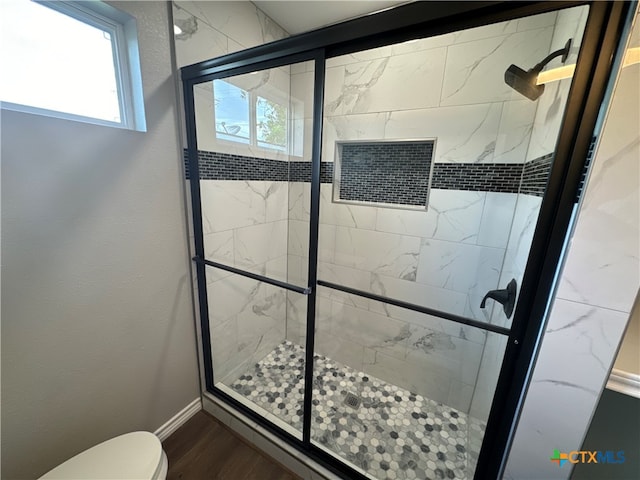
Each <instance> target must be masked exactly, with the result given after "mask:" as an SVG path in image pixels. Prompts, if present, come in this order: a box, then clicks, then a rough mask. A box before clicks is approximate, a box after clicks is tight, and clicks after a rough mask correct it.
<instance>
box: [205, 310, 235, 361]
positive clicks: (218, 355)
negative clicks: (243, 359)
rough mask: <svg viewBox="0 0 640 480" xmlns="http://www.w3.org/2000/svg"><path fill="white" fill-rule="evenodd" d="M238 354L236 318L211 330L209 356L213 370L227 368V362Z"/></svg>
mask: <svg viewBox="0 0 640 480" xmlns="http://www.w3.org/2000/svg"><path fill="white" fill-rule="evenodd" d="M237 353H238V325H237V322H236V317H235V316H234V317H231V318H230V319H229V320H227V321H226V322H224V323H223V324H221V325H218V326H217V327H214V328H212V329H211V354H212V356H213V368H214V371H216V372H218V368H225V366H226V367H227V368H228V367H229V365H228V363H229V360H231V359H232V358H233V357H234V355H235V354H237Z"/></svg>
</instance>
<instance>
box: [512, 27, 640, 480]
mask: <svg viewBox="0 0 640 480" xmlns="http://www.w3.org/2000/svg"><path fill="white" fill-rule="evenodd" d="M566 23H567V25H570V24H571V21H570V19H568V20H567V22H566ZM629 46H630V47H638V46H640V21H639V19H638V16H637V15H636V17H635V26H634V28H633V32H632V36H631V39H630V43H629ZM638 85H640V65H638V64H636V65H632V66H629V67H626V68H624V69H622V70H621V71H620V73H619V76H618V79H617V85H616V87H615V90H614V94H613V97H612V100H611V103H610V105H609V110H608V114H607V117H606V119H605V123H604V127H603V130H602V132H601V134H600V138H599V141H598V143H597V146H596V153H595V157H594V160H593V165H592V168H591V172H590V175H589V178H588V182H587V187H586V191H585V194H584V197H583V200H582V204H581V205H580V210H579V214H578V218H577V222H576V225H575V228H574V231H573V235H572V237H571V242H570V244H569V248H568V251H567V253H566V257H565V262H564V267H563V269H562V271H561V273H560V277H559V285H558V289H557V292H556V296H555V299H554V301H553V304H552V305H551V310H550V313H549V316H548V324H547V327H546V331H545V335H544V338H543V340H542V346H541V351H540V354H539V357H538V361H537V364H536V366H535V370H534V372H533V379H532V382H531V385H530V387H529V390H528V392H527V397H526V400H525V404H524V408H523V412H522V416H521V419H520V423H519V425H518V428H517V430H516V434H515V439H514V443H513V446H512V449H511V452H510V455H509V461H508V464H507V471H506V475H505V478H508V479H524V480H527V479H534V478H536V479H537V478H554V479H567V478H569V477H570V475H571V469H569V468H567V467H566V466H565V467H564V468H559V467H558V466H557V465H554V464H552V463H551V462H549V456H550V452H551V450H552V449H553V448H558V449H560V450H561V451H571V450H579V449H580V447H581V445H582V442H583V439H584V436H585V432H586V430H587V429H588V427H589V423H590V420H591V416H592V414H593V412H594V410H595V407H596V405H597V403H598V399H599V396H600V394H601V392H602V390H603V388H604V386H605V384H606V381H607V379H608V376H609V371H610V369H611V367H612V365H613V362H614V361H615V356H616V352H617V350H618V346H619V344H620V342H621V340H622V336H623V333H624V330H625V327H626V324H627V322H628V320H629V316H630V312H631V310H632V306H633V304H634V300H635V299H636V296H637V293H638V287H639V286H640V252H639V247H638V246H639V245H640V225H639V224H640V220H639V219H640V195H639V191H640V170H639V166H638V158H640V110H639V105H640V91H639V90H638ZM545 95H546V93H545Z"/></svg>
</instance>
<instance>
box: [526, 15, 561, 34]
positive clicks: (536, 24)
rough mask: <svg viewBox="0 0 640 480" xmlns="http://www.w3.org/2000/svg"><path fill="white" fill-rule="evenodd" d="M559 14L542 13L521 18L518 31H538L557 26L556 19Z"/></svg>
mask: <svg viewBox="0 0 640 480" xmlns="http://www.w3.org/2000/svg"><path fill="white" fill-rule="evenodd" d="M557 16H558V12H548V13H542V14H540V15H531V16H528V17H523V18H519V19H518V20H517V22H518V31H519V32H522V31H523V30H536V29H538V28H544V27H553V26H554V25H555V24H556V18H557Z"/></svg>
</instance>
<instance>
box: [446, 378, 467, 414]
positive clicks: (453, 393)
mask: <svg viewBox="0 0 640 480" xmlns="http://www.w3.org/2000/svg"><path fill="white" fill-rule="evenodd" d="M473 391H474V386H473V385H468V384H466V383H462V382H460V381H458V380H451V385H450V387H449V396H448V397H447V401H446V402H444V403H445V404H447V405H449V406H451V407H453V408H455V409H456V410H460V411H461V412H465V413H467V412H468V411H469V406H470V405H471V399H472V398H473Z"/></svg>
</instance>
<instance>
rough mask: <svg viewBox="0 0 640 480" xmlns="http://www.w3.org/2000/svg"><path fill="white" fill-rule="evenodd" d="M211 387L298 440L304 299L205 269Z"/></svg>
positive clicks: (300, 408)
mask: <svg viewBox="0 0 640 480" xmlns="http://www.w3.org/2000/svg"><path fill="white" fill-rule="evenodd" d="M207 298H208V302H209V326H210V333H211V353H212V356H213V370H214V381H215V386H216V387H218V388H220V389H222V390H223V391H225V392H226V393H228V394H229V395H231V396H233V397H234V398H236V399H237V400H239V401H240V402H242V403H244V404H245V405H247V406H249V407H250V408H251V409H253V410H255V411H257V412H258V413H260V414H262V415H263V416H264V417H265V418H267V419H268V420H270V421H272V422H273V423H275V424H277V425H278V426H280V427H282V428H283V429H285V430H286V431H288V432H289V433H291V434H293V435H295V436H296V437H298V438H302V433H301V430H302V406H303V393H304V365H305V362H304V348H303V346H304V342H305V332H306V330H305V325H306V316H307V296H306V295H301V294H298V293H295V292H291V291H288V290H284V289H282V288H279V287H275V286H272V285H269V284H266V283H263V282H258V281H256V280H252V279H250V278H246V277H241V276H239V275H234V274H229V273H228V272H225V271H223V270H219V269H216V268H213V267H207Z"/></svg>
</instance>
